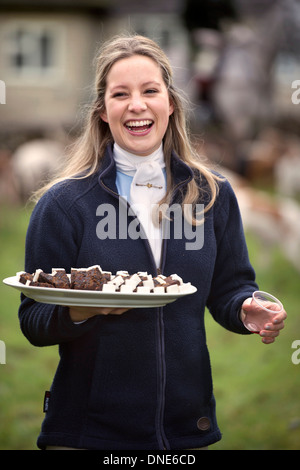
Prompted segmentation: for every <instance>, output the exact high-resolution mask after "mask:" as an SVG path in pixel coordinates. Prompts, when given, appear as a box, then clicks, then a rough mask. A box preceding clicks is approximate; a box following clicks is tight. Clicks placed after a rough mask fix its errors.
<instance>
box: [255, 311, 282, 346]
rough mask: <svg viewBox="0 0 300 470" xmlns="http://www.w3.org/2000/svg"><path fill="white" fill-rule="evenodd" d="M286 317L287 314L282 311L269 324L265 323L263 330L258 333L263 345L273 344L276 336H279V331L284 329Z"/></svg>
mask: <svg viewBox="0 0 300 470" xmlns="http://www.w3.org/2000/svg"><path fill="white" fill-rule="evenodd" d="M286 317H287V313H286V311H285V310H284V311H283V312H281V313H280V314H279V315H276V316H274V319H273V321H272V322H271V323H266V325H265V327H264V329H263V330H262V331H260V333H259V334H260V336H261V337H262V342H263V343H264V344H271V343H274V341H275V339H276V338H277V336H279V333H280V330H282V329H283V328H284V320H285V319H286Z"/></svg>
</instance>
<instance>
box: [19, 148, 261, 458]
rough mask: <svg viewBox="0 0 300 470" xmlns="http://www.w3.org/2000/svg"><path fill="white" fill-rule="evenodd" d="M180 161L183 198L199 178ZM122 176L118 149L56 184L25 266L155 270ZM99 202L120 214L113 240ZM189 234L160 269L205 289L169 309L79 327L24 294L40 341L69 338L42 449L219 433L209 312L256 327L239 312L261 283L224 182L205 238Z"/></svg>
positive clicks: (167, 244) (173, 244)
mask: <svg viewBox="0 0 300 470" xmlns="http://www.w3.org/2000/svg"><path fill="white" fill-rule="evenodd" d="M171 169H172V172H173V176H174V182H175V192H174V198H173V202H174V203H175V202H180V199H181V197H182V192H184V190H185V188H186V184H187V182H188V181H190V180H191V178H193V177H194V175H193V172H192V171H191V170H190V168H189V167H187V166H186V165H185V164H184V163H183V162H182V161H181V160H180V159H179V158H178V157H177V156H176V155H173V156H172V164H171ZM115 179H116V169H115V165H114V160H113V155H112V148H111V146H109V147H108V148H107V152H106V155H105V158H104V159H103V163H102V166H101V169H100V171H99V173H98V174H95V175H93V176H91V177H88V178H85V179H77V180H71V181H66V182H63V183H60V184H58V185H55V186H54V187H53V188H52V189H50V190H49V191H48V192H47V193H46V194H45V195H44V196H43V197H42V198H41V200H40V201H39V202H38V204H37V205H36V207H35V208H34V210H33V213H32V217H31V221H30V224H29V228H28V233H27V240H26V260H25V269H26V271H28V272H33V271H34V270H35V269H37V268H41V269H43V270H44V271H46V272H49V271H50V272H51V269H52V267H56V268H58V267H63V268H65V269H66V270H67V272H70V269H71V267H88V266H91V265H94V264H100V266H101V267H102V269H103V270H107V271H112V272H113V273H114V272H116V271H118V270H123V269H124V270H128V271H129V272H130V273H135V272H137V271H148V273H151V274H152V275H156V274H157V268H156V266H155V263H154V259H153V256H152V253H151V250H150V247H149V243H148V241H147V240H145V239H143V238H141V237H140V238H136V239H132V238H130V237H125V236H124V223H127V225H128V226H129V225H130V224H131V223H134V221H135V217H134V215H132V214H131V215H128V207H127V206H126V205H124V204H123V205H122V204H119V196H118V194H117V188H116V184H115ZM199 184H204V182H203V183H199ZM204 194H205V193H204ZM199 202H200V203H205V199H203V200H201V201H199ZM103 204H107V205H108V206H102V205H103ZM99 207H100V209H101V208H103V207H111V208H113V210H114V211H115V213H116V218H115V227H114V230H115V232H114V231H113V233H116V237H115V238H114V237H112V236H111V235H112V232H110V234H109V235H110V237H109V238H104V237H103V236H102V239H100V238H99V225H98V224H99V223H100V224H101V220H102V222H103V221H104V218H103V217H105V216H106V215H107V214H106V215H104V213H103V211H102V210H99ZM120 212H122V214H121V216H120ZM101 214H102V215H101ZM124 220H125V221H126V222H124ZM104 225H105V224H104ZM97 227H98V229H97ZM125 229H126V226H125ZM120 231H121V232H122V236H121V237H120V236H118V235H119V234H120ZM182 232H183V233H182V236H181V237H175V236H172V233H175V232H173V231H172V222H171V227H170V236H169V237H168V239H165V240H164V242H163V249H162V260H161V266H160V269H161V271H162V272H163V273H164V274H166V275H168V274H173V273H177V274H178V275H179V276H181V277H182V278H183V280H184V281H185V282H191V283H192V284H193V285H194V286H196V287H197V292H196V293H195V294H192V295H189V296H187V297H182V298H180V299H178V300H176V301H175V302H174V303H171V304H168V305H167V306H165V307H159V308H137V309H131V310H129V311H128V312H126V313H124V314H123V315H103V316H101V315H99V316H95V317H92V318H90V319H89V320H87V321H86V322H84V323H82V324H74V323H73V322H72V321H71V319H70V316H69V313H68V308H67V307H62V306H54V305H49V304H42V303H38V302H35V301H33V300H31V299H29V298H26V297H24V296H22V302H21V305H20V309H19V318H20V325H21V329H22V331H23V333H24V335H25V336H26V337H27V338H28V340H29V341H30V342H31V343H32V344H34V345H36V346H47V345H55V344H58V345H59V354H60V361H59V365H58V368H57V372H56V374H55V377H54V380H53V383H52V387H51V396H50V400H49V407H48V411H47V413H46V415H45V419H44V422H43V425H42V430H41V433H40V435H39V438H38V446H39V447H40V448H44V447H45V446H47V445H58V446H59V445H60V446H71V447H78V448H85V449H106V450H107V449H110V450H115V449H131V450H134V449H144V450H147V449H148V450H149V449H164V448H165V449H187V448H196V447H203V446H206V445H209V444H212V443H214V442H216V441H218V440H219V439H220V438H221V433H220V430H219V428H218V425H217V421H216V416H215V400H214V395H213V386H212V377H211V367H210V360H209V353H208V350H207V346H206V337H205V327H204V309H205V306H207V307H208V309H209V310H210V312H211V314H212V315H213V317H214V318H215V320H216V321H217V322H219V323H220V324H221V325H223V326H224V327H225V328H227V329H229V330H231V331H233V332H236V333H241V334H247V333H249V332H248V330H246V328H245V327H244V325H243V324H242V322H241V321H240V319H239V310H240V307H241V305H242V303H243V301H244V300H245V299H246V298H247V297H249V296H251V295H252V292H253V291H254V290H255V289H257V285H256V283H255V274H254V271H253V269H252V267H251V265H250V262H249V259H248V253H247V248H246V244H245V239H244V233H243V227H242V222H241V217H240V213H239V209H238V204H237V201H236V198H235V195H234V193H233V191H232V189H231V187H230V185H229V183H228V182H227V181H224V182H222V183H220V192H219V195H218V198H217V201H216V203H215V204H214V206H213V208H212V209H211V210H210V211H209V213H208V214H207V215H206V218H205V223H204V243H203V246H202V247H201V248H199V249H197V250H193V249H192V250H191V249H190V250H188V249H187V245H186V242H187V241H189V242H190V241H191V240H186V239H185V232H184V230H183V231H182Z"/></svg>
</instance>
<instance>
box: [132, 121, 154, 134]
mask: <svg viewBox="0 0 300 470" xmlns="http://www.w3.org/2000/svg"><path fill="white" fill-rule="evenodd" d="M153 124H154V122H153V121H152V120H150V119H144V120H141V121H127V122H126V123H125V128H126V129H127V130H128V131H129V133H130V134H132V135H146V134H148V132H150V130H151V128H152V126H153Z"/></svg>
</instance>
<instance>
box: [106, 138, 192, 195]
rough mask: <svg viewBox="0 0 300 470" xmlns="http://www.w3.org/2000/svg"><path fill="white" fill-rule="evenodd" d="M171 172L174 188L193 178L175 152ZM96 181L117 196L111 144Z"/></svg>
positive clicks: (189, 170)
mask: <svg viewBox="0 0 300 470" xmlns="http://www.w3.org/2000/svg"><path fill="white" fill-rule="evenodd" d="M171 172H172V175H173V180H174V186H175V187H178V186H181V185H185V184H187V183H188V182H190V181H191V180H192V179H193V178H194V173H193V170H192V169H191V168H190V167H189V166H188V165H186V163H184V162H183V161H182V160H181V159H180V158H179V157H178V155H177V154H176V153H175V152H172V155H171ZM98 181H99V184H100V186H104V187H105V188H106V189H108V190H110V191H112V192H114V193H116V194H118V190H117V186H116V165H115V161H114V157H113V144H112V143H110V144H108V146H107V147H106V151H105V154H104V158H103V160H102V164H101V168H100V171H99V176H98Z"/></svg>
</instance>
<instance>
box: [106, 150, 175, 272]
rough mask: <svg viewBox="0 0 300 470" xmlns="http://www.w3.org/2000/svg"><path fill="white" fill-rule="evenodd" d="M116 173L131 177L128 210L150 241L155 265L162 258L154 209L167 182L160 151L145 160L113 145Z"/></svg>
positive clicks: (164, 191)
mask: <svg viewBox="0 0 300 470" xmlns="http://www.w3.org/2000/svg"><path fill="white" fill-rule="evenodd" d="M114 158H115V162H116V166H117V170H119V171H120V172H122V173H125V174H127V175H130V176H133V180H132V183H131V187H130V197H129V202H130V206H131V207H132V210H133V211H134V213H135V214H136V215H137V216H138V218H139V221H140V222H141V224H142V226H143V228H144V230H145V233H146V235H147V238H148V240H149V243H150V246H151V249H152V252H153V255H154V258H155V261H156V265H157V266H159V263H160V255H161V241H162V234H161V224H156V223H154V221H153V219H154V218H153V209H154V208H155V205H156V204H157V203H158V202H159V201H160V200H161V199H162V198H163V197H164V196H165V194H166V182H165V177H164V174H163V171H162V168H164V167H165V162H164V155H163V150H162V145H161V147H160V148H159V149H158V150H156V151H155V152H154V153H153V154H151V155H149V156H147V157H139V156H137V155H133V154H130V153H128V152H126V151H125V150H123V149H122V148H120V147H119V146H118V144H114Z"/></svg>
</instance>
